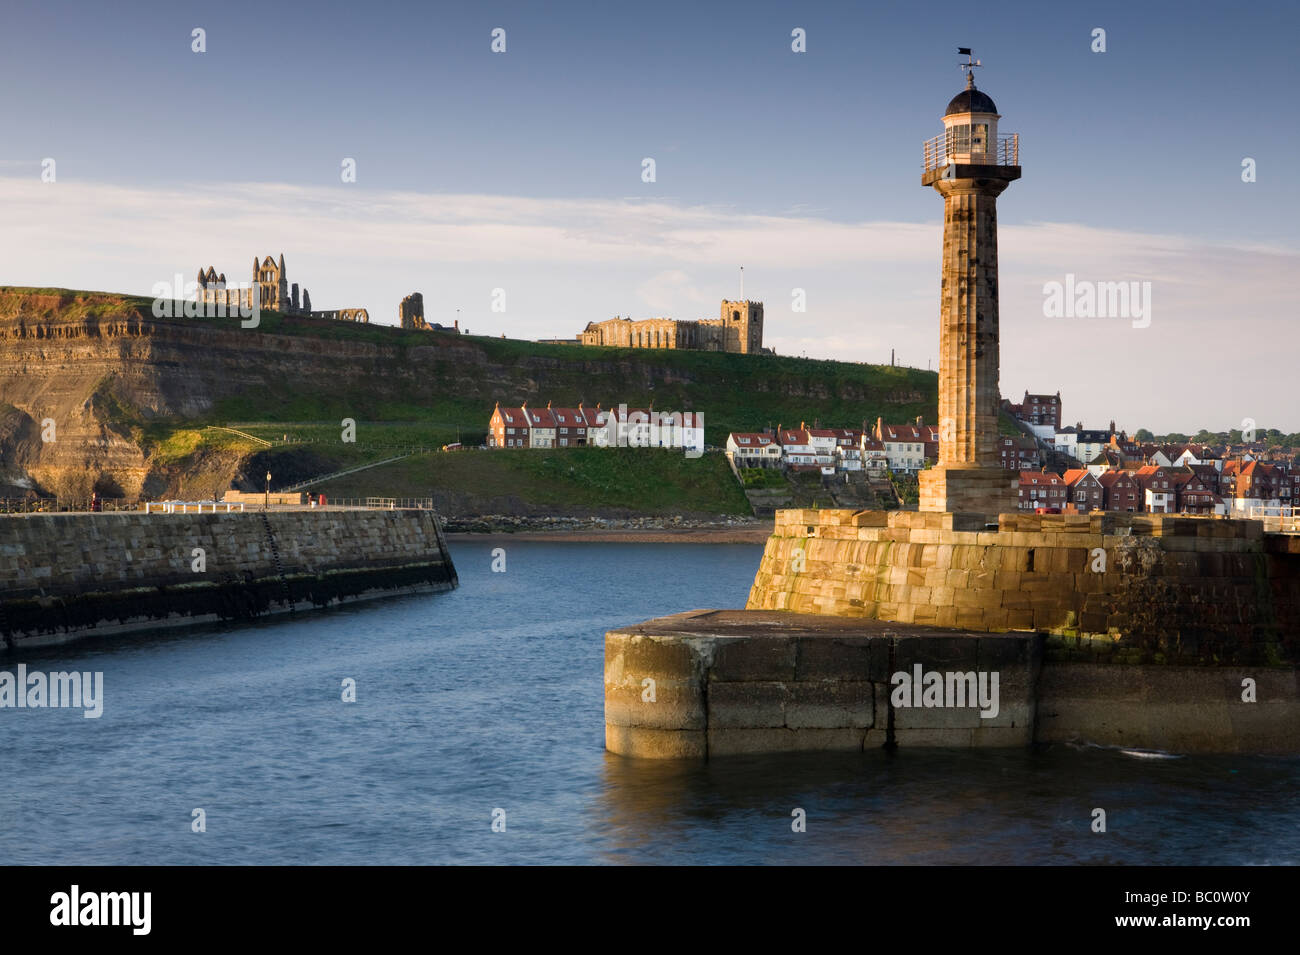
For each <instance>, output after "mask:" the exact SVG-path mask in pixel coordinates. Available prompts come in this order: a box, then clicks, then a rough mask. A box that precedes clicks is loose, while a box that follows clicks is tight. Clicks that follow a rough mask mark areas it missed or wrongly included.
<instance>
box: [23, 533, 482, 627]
mask: <svg viewBox="0 0 1300 955" xmlns="http://www.w3.org/2000/svg"><path fill="white" fill-rule="evenodd" d="M456 585H457V577H456V570H455V567H454V565H453V563H452V560H451V556H450V554H449V553H448V552H447V547H446V543H445V540H444V538H443V535H442V531H441V529H440V528H439V526H438V523H437V518H436V516H435V515H434V514H433V513H432V512H431V511H417V510H404V511H403V510H392V511H389V510H376V511H361V510H356V511H347V510H338V511H329V510H317V511H291V512H284V511H278V512H277V511H273V512H270V513H264V512H261V511H245V512H242V513H240V512H231V513H224V512H222V513H216V514H213V513H204V514H156V513H155V514H144V513H142V512H132V513H117V514H26V515H12V516H5V517H0V636H2V637H3V640H4V644H5V645H6V646H7V647H9V648H10V649H16V648H21V647H28V646H38V645H43V644H50V643H60V642H64V641H66V640H71V639H76V638H78V637H82V636H90V635H101V634H106V633H119V632H124V631H133V630H143V629H150V628H154V627H166V626H177V625H180V624H185V623H191V622H201V621H216V620H238V619H251V618H254V617H258V616H262V615H263V614H268V613H277V612H286V611H293V610H303V609H313V608H318V607H328V606H332V605H335V604H338V603H344V602H351V601H356V600H365V599H371V598H375V597H382V596H387V595H393V594H399V593H419V592H433V591H439V590H449V589H451V588H453V587H455V586H456Z"/></svg>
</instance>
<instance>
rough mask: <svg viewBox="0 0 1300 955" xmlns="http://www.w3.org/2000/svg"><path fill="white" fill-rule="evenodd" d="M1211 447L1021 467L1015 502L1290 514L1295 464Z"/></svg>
mask: <svg viewBox="0 0 1300 955" xmlns="http://www.w3.org/2000/svg"><path fill="white" fill-rule="evenodd" d="M1213 455H1214V452H1213V451H1212V449H1200V450H1197V449H1195V448H1191V447H1187V448H1183V449H1181V450H1180V451H1178V452H1177V453H1176V454H1174V455H1173V457H1174V458H1175V460H1176V462H1177V463H1170V460H1169V459H1170V453H1169V449H1159V450H1157V451H1156V452H1155V453H1153V454H1151V455H1150V456H1148V457H1146V458H1143V457H1136V456H1135V457H1121V458H1119V459H1118V460H1116V459H1114V458H1112V457H1109V456H1102V457H1101V458H1099V459H1097V460H1094V462H1093V463H1091V464H1089V465H1088V466H1087V467H1082V468H1072V469H1070V470H1067V471H1065V472H1063V473H1058V472H1055V471H1048V470H1045V469H1043V470H1038V471H1022V472H1021V473H1020V508H1021V510H1026V511H1040V512H1046V513H1058V512H1060V513H1082V514H1086V513H1088V512H1089V511H1099V510H1105V511H1131V512H1135V513H1150V514H1218V515H1230V514H1251V513H1288V514H1289V513H1292V511H1291V509H1292V508H1294V507H1295V506H1296V503H1297V502H1298V501H1300V465H1297V463H1296V462H1295V461H1294V460H1293V461H1291V462H1290V463H1289V464H1275V463H1270V462H1265V461H1258V460H1252V459H1250V458H1249V456H1247V457H1244V458H1242V457H1239V458H1235V459H1228V460H1225V459H1223V458H1219V457H1214V456H1213Z"/></svg>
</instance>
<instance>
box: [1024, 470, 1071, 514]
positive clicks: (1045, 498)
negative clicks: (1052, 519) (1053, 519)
mask: <svg viewBox="0 0 1300 955" xmlns="http://www.w3.org/2000/svg"><path fill="white" fill-rule="evenodd" d="M1069 499H1070V491H1069V488H1068V487H1067V486H1066V484H1065V479H1064V478H1062V477H1061V475H1059V474H1057V473H1056V472H1054V471H1021V472H1020V509H1021V510H1022V511H1033V510H1037V509H1038V508H1040V507H1041V508H1048V509H1052V510H1054V511H1057V512H1059V511H1061V510H1062V509H1063V508H1064V507H1065V505H1066V504H1068V503H1069Z"/></svg>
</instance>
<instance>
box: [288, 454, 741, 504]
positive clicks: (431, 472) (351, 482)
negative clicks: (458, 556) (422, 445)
mask: <svg viewBox="0 0 1300 955" xmlns="http://www.w3.org/2000/svg"><path fill="white" fill-rule="evenodd" d="M312 490H313V491H323V492H325V494H326V495H327V497H330V498H363V497H378V496H382V497H416V498H424V497H434V498H435V499H439V498H441V499H443V500H449V499H454V500H456V501H457V506H456V508H455V510H456V511H458V512H461V513H479V514H493V513H519V512H532V513H542V512H546V513H554V514H563V515H588V514H591V515H602V514H612V513H635V514H646V515H666V516H672V515H677V514H696V515H706V514H728V515H747V514H749V513H750V508H749V504H748V502H747V501H746V500H745V496H744V494H743V493H742V492H741V489H740V485H739V484H738V483H737V482H736V479H735V478H734V477H733V476H732V474H731V470H730V468H729V467H728V466H727V462H726V459H725V458H724V457H723V456H722V455H721V454H718V453H710V454H705V455H703V456H701V457H698V458H688V457H686V456H685V455H684V454H682V453H681V452H680V451H671V450H667V449H659V448H571V449H567V450H560V451H542V450H520V451H478V450H472V451H454V452H441V451H436V452H432V453H428V454H419V455H414V456H412V457H409V458H404V459H402V460H401V461H395V462H393V463H391V464H385V465H381V466H380V467H376V468H371V469H369V470H366V471H361V472H358V473H356V474H352V475H347V476H345V477H341V478H336V479H334V480H332V481H328V482H326V483H324V484H321V485H319V486H317V487H314V488H313V489H312Z"/></svg>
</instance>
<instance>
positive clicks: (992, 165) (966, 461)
mask: <svg viewBox="0 0 1300 955" xmlns="http://www.w3.org/2000/svg"><path fill="white" fill-rule="evenodd" d="M958 52H959V53H962V54H965V55H966V56H967V62H966V63H964V64H962V66H963V68H964V69H965V70H966V88H965V89H964V90H962V91H961V92H960V93H958V94H957V95H956V96H954V97H953V98H952V101H951V102H949V103H948V108H947V109H946V110H945V111H944V114H943V132H942V133H941V134H940V135H938V136H936V137H935V138H934V139H931V140H929V141H927V142H926V143H925V144H924V146H923V148H922V162H923V169H922V175H921V185H923V186H932V187H933V188H934V189H935V191H937V192H938V193H939V195H941V196H943V263H942V268H941V270H940V284H939V461H938V464H937V465H936V466H935V467H933V468H930V469H928V470H925V471H922V472H921V474H920V509H921V510H922V511H951V512H965V513H973V514H983V515H986V516H988V517H993V515H996V514H999V513H1002V512H1005V511H1015V510H1016V509H1017V507H1018V503H1019V479H1018V477H1017V475H1016V474H1015V473H1013V472H1011V471H1007V470H1005V469H1003V468H1002V466H1001V462H1000V460H999V458H998V449H997V439H998V414H999V410H1000V408H999V405H1000V392H999V390H998V215H997V200H998V196H1000V195H1001V194H1002V193H1003V191H1004V190H1005V189H1006V188H1007V186H1009V185H1011V183H1013V182H1015V180H1017V179H1019V178H1020V137H1019V135H1018V134H1016V133H1010V134H1008V133H1001V132H999V131H998V121H999V120H1000V119H1001V118H1002V117H1001V115H999V113H998V109H997V106H995V105H994V103H993V100H992V99H991V98H990V97H989V95H988V94H987V93H985V92H983V91H982V90H979V89H976V87H975V67H977V66H979V65H980V64H979V62H978V61H977V60H974V59H973V58H971V56H970V50H968V49H965V48H962V49H961V50H959V51H958ZM994 519H995V518H994Z"/></svg>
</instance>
